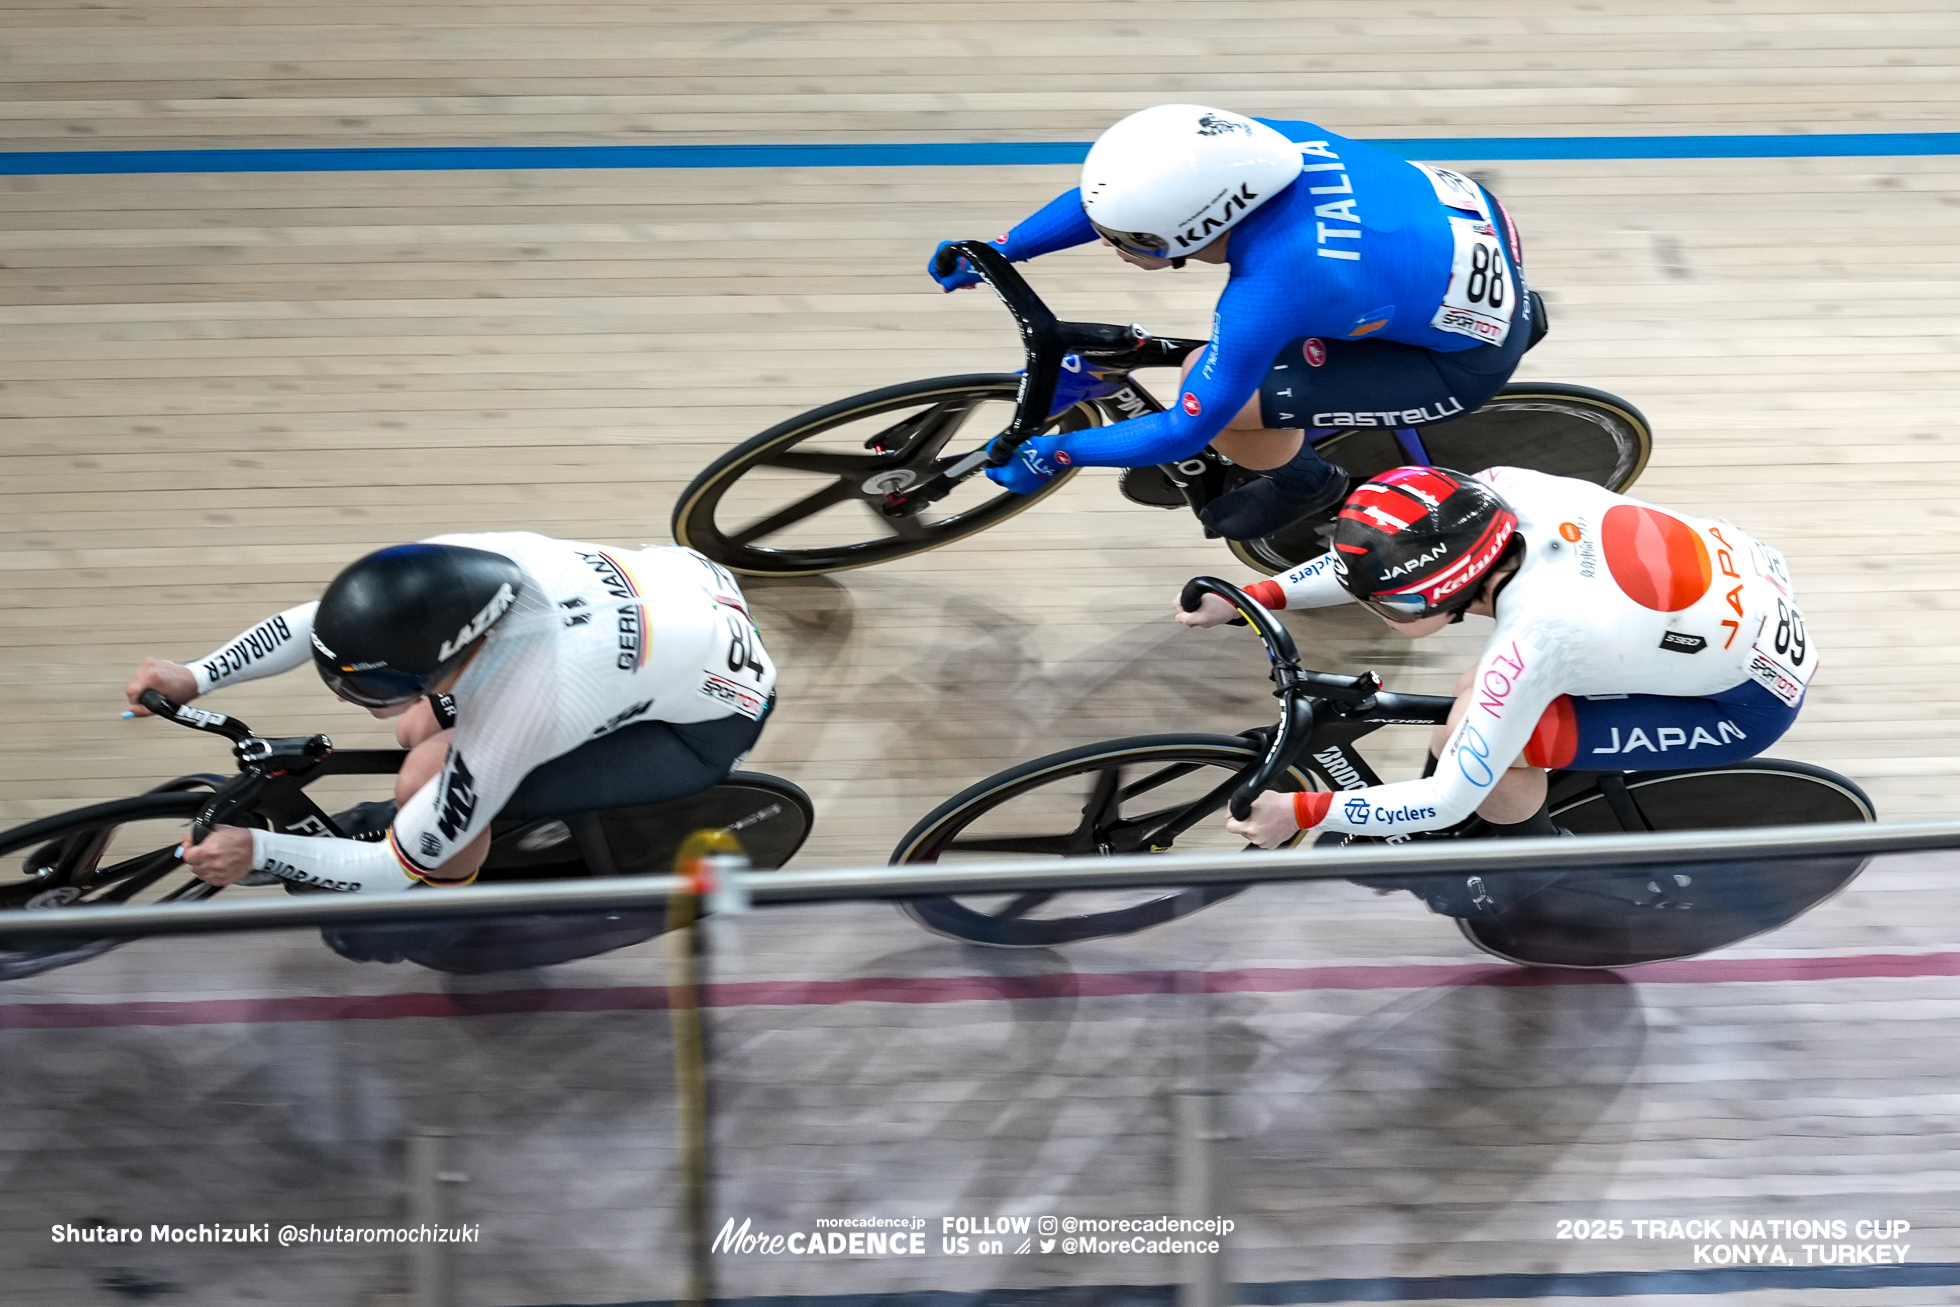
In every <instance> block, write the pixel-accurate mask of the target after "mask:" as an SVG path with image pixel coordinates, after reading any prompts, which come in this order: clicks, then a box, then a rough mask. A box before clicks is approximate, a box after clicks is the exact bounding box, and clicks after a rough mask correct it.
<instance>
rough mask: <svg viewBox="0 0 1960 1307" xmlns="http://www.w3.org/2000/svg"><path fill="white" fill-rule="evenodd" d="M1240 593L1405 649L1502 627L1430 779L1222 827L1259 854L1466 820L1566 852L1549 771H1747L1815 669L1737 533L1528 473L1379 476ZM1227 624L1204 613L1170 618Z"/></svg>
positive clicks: (1812, 654) (1297, 801) (1269, 796)
mask: <svg viewBox="0 0 1960 1307" xmlns="http://www.w3.org/2000/svg"><path fill="white" fill-rule="evenodd" d="M1246 593H1247V594H1248V595H1250V596H1252V597H1253V598H1254V599H1256V600H1258V601H1259V602H1260V603H1262V604H1264V605H1266V607H1268V608H1272V609H1279V608H1320V607H1325V606H1327V605H1330V604H1339V603H1349V602H1359V603H1361V604H1363V605H1365V606H1366V607H1368V608H1369V609H1371V610H1372V611H1373V612H1374V613H1376V614H1377V615H1378V616H1380V617H1381V618H1382V620H1383V621H1385V622H1387V623H1388V626H1389V629H1390V630H1392V631H1394V632H1395V633H1396V634H1398V635H1404V636H1408V637H1409V638H1411V639H1417V638H1420V637H1422V636H1425V635H1432V634H1434V633H1435V632H1437V631H1440V630H1441V629H1442V628H1443V627H1444V626H1446V625H1449V624H1450V623H1452V622H1455V621H1459V620H1461V618H1462V617H1463V615H1464V614H1465V613H1473V614H1477V615H1479V616H1484V617H1494V618H1495V619H1496V621H1497V629H1496V630H1495V631H1493V632H1492V633H1491V637H1490V643H1489V644H1487V645H1486V646H1485V647H1484V654H1483V657H1482V659H1481V660H1479V661H1478V663H1477V665H1476V666H1475V667H1473V668H1471V669H1470V671H1468V672H1466V673H1465V674H1464V676H1463V679H1462V680H1461V681H1459V682H1458V684H1457V698H1456V705H1455V707H1454V708H1453V709H1452V710H1451V712H1450V716H1449V723H1448V725H1447V726H1443V727H1438V728H1437V733H1436V738H1435V742H1434V743H1433V744H1432V746H1431V749H1430V752H1431V755H1432V756H1433V757H1434V758H1435V759H1436V763H1435V766H1434V769H1433V774H1431V775H1426V776H1424V777H1423V778H1422V779H1420V780H1413V781H1400V782H1397V783H1395V784H1391V785H1381V786H1370V787H1367V788H1363V789H1356V790H1352V791H1347V792H1344V793H1340V794H1327V793H1317V794H1280V793H1278V792H1276V791H1271V790H1268V791H1267V792H1265V793H1264V794H1261V795H1260V796H1259V797H1258V798H1257V799H1256V800H1255V801H1254V802H1253V810H1252V814H1251V816H1250V817H1249V818H1248V819H1247V820H1245V821H1244V822H1238V821H1228V822H1227V823H1226V829H1227V830H1230V831H1231V832H1233V833H1234V834H1238V835H1243V836H1245V837H1246V838H1248V839H1250V840H1252V841H1253V842H1254V843H1256V844H1259V845H1261V846H1262V847H1265V848H1272V847H1275V846H1276V845H1279V844H1281V843H1283V842H1285V841H1286V840H1287V839H1289V838H1291V837H1292V835H1293V834H1294V832H1295V831H1296V830H1299V829H1302V828H1305V829H1308V830H1313V831H1344V832H1349V833H1352V834H1355V835H1373V836H1378V837H1382V836H1388V837H1392V836H1397V835H1407V834H1410V833H1413V832H1416V831H1427V830H1440V829H1442V828H1444V827H1448V826H1453V825H1455V824H1456V823H1457V822H1459V821H1462V820H1463V819H1464V818H1466V817H1468V816H1469V815H1470V814H1471V813H1472V812H1473V811H1474V812H1476V813H1477V814H1478V815H1479V816H1481V817H1483V818H1484V820H1485V821H1486V822H1487V823H1489V824H1490V825H1491V827H1492V828H1493V829H1494V831H1495V833H1497V834H1499V835H1551V834H1556V833H1557V829H1556V827H1554V826H1553V824H1552V822H1551V819H1550V817H1549V816H1548V815H1547V813H1546V808H1545V795H1546V780H1545V769H1546V768H1548V767H1570V768H1578V769H1580V770H1587V771H1608V770H1613V771H1666V770H1671V769H1675V768H1681V767H1690V766H1697V765H1716V766H1719V765H1723V764H1727V763H1734V762H1741V761H1742V760H1744V759H1746V758H1753V757H1755V756H1756V755H1757V754H1758V753H1761V752H1762V751H1763V750H1764V749H1766V748H1768V747H1769V746H1770V745H1771V744H1773V743H1774V742H1775V741H1776V740H1777V738H1778V737H1780V736H1781V735H1782V734H1783V733H1784V732H1785V731H1786V730H1788V729H1789V728H1790V724H1791V723H1792V722H1794V721H1795V720H1796V716H1797V710H1798V709H1799V708H1800V707H1801V706H1802V704H1803V698H1804V693H1805V690H1806V687H1807V686H1808V685H1809V682H1810V678H1811V676H1812V674H1813V673H1815V672H1816V670H1817V649H1816V646H1815V645H1814V644H1812V643H1811V642H1810V639H1809V636H1808V634H1807V633H1806V631H1805V629H1804V620H1803V614H1802V612H1800V611H1799V610H1798V608H1797V601H1796V595H1795V593H1794V591H1793V590H1792V588H1791V584H1790V574H1789V570H1788V568H1787V567H1786V566H1785V565H1784V561H1783V556H1782V555H1781V554H1780V553H1778V552H1777V551H1776V550H1774V549H1772V548H1770V547H1769V546H1768V545H1765V544H1763V543H1762V542H1760V541H1758V540H1755V539H1753V538H1752V537H1750V536H1749V535H1747V534H1745V533H1744V532H1742V531H1740V530H1738V529H1737V528H1736V527H1734V526H1731V525H1730V524H1728V523H1727V522H1723V521H1719V520H1716V519H1711V518H1699V517H1688V516H1685V515H1683V514H1679V513H1671V512H1666V511H1664V510H1662V509H1658V508H1654V507H1651V506H1649V505H1647V504H1643V503H1641V502H1640V501H1639V500H1635V499H1627V498H1625V497H1624V496H1621V495H1616V494H1613V493H1612V492H1611V491H1608V490H1603V489H1601V488H1600V487H1598V486H1595V485H1593V484H1591V483H1590V482H1586V481H1574V480H1570V479H1568V478H1565V477H1554V476H1547V475H1545V474H1543V473H1541V472H1530V471H1525V470H1523V469H1520V468H1510V467H1499V468H1491V469H1490V470H1488V471H1486V472H1480V473H1478V474H1477V475H1476V476H1475V477H1465V476H1463V475H1462V474H1461V473H1456V472H1450V471H1447V470H1445V469H1442V468H1417V467H1403V468H1394V469H1392V470H1390V471H1388V472H1384V473H1383V474H1382V475H1381V476H1379V477H1376V478H1375V479H1374V480H1372V481H1369V482H1367V483H1365V484H1363V485H1361V486H1360V487H1358V488H1357V489H1356V490H1355V492H1354V494H1353V495H1351V496H1350V497H1349V498H1348V501H1347V503H1346V505H1345V506H1344V507H1343V508H1342V509H1341V512H1340V516H1339V517H1338V518H1337V519H1336V521H1335V525H1334V547H1333V549H1331V550H1329V551H1328V552H1327V553H1325V554H1323V555H1321V556H1320V557H1319V558H1316V559H1314V560H1312V561H1311V562H1308V563H1306V564H1305V565H1303V566H1301V567H1299V568H1296V569H1295V570H1293V571H1292V572H1289V573H1287V574H1286V575H1285V576H1284V577H1281V578H1278V579H1276V580H1269V581H1260V582H1258V583H1257V584H1254V585H1251V586H1248V587H1246ZM1232 616H1233V610H1232V608H1231V606H1230V605H1229V604H1228V603H1226V602H1225V601H1224V600H1223V599H1220V598H1218V597H1217V596H1216V595H1213V596H1208V597H1207V598H1206V599H1205V601H1204V603H1203V605H1202V606H1201V607H1200V608H1199V609H1198V611H1196V612H1193V613H1180V614H1178V620H1179V621H1181V622H1183V623H1184V624H1185V625H1187V626H1215V625H1217V624H1218V623H1219V622H1222V621H1228V620H1230V619H1231V617H1232Z"/></svg>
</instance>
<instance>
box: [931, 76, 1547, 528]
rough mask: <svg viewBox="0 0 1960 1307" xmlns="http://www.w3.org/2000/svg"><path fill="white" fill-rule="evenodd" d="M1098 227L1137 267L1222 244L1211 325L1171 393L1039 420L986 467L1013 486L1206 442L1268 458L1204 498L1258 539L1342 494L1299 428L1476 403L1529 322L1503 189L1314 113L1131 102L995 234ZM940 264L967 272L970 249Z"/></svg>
mask: <svg viewBox="0 0 1960 1307" xmlns="http://www.w3.org/2000/svg"><path fill="white" fill-rule="evenodd" d="M1099 236H1100V237H1101V238H1102V241H1103V243H1104V244H1106V245H1113V246H1114V247H1115V248H1116V251H1117V253H1118V254H1120V255H1121V256H1122V257H1123V258H1124V260H1125V261H1127V262H1129V263H1133V264H1135V265H1137V266H1138V267H1142V268H1146V269H1152V270H1154V269H1157V268H1163V267H1181V266H1183V263H1184V260H1185V259H1187V258H1191V259H1197V260H1198V261H1200V262H1203V263H1224V264H1228V265H1229V266H1230V267H1231V270H1232V271H1231V280H1230V281H1229V282H1228V283H1227V285H1226V287H1225V293H1224V294H1223V295H1221V296H1220V297H1219V300H1218V308H1217V312H1216V314H1215V317H1214V321H1213V328H1212V338H1211V344H1210V345H1209V346H1208V347H1206V348H1205V349H1204V350H1202V351H1200V352H1199V353H1197V354H1195V355H1193V356H1192V358H1191V359H1190V360H1188V361H1187V362H1186V364H1185V373H1184V384H1183V387H1182V391H1181V394H1180V396H1179V402H1178V403H1177V404H1175V405H1173V406H1172V407H1171V408H1170V409H1169V410H1168V411H1166V412H1163V413H1153V414H1148V415H1146V416H1143V417H1138V418H1131V419H1129V420H1128V421H1125V422H1118V423H1115V424H1113V425H1111V426H1107V427H1102V428H1095V429H1090V430H1086V431H1078V432H1074V433H1071V434H1068V435H1062V436H1046V437H1041V438H1038V439H1035V440H1031V441H1029V442H1028V443H1027V444H1025V445H1024V446H1022V448H1021V450H1020V451H1019V452H1018V453H1017V455H1016V456H1015V458H1014V459H1013V460H1012V461H1010V462H1009V463H1008V464H1007V465H1006V466H1004V467H1001V468H997V469H992V470H990V471H989V472H988V475H989V476H991V477H992V478H993V479H994V480H996V481H998V482H999V483H1000V484H1001V485H1003V486H1006V487H1007V488H1008V489H1010V490H1015V491H1019V492H1021V493H1029V492H1032V491H1033V490H1036V489H1038V488H1039V487H1040V486H1041V484H1042V483H1043V482H1045V481H1047V480H1048V479H1049V478H1050V477H1052V476H1054V475H1055V473H1056V472H1057V471H1058V470H1060V468H1062V467H1065V466H1071V465H1073V466H1085V465H1086V466H1096V467H1141V466H1145V465H1148V464H1152V463H1169V462H1177V461H1179V460H1181V459H1186V458H1189V457H1191V456H1192V455H1194V454H1196V453H1198V452H1199V451H1200V450H1201V449H1203V448H1204V447H1205V445H1207V444H1210V445H1212V446H1213V447H1214V448H1215V449H1217V450H1218V452H1219V453H1221V454H1223V455H1225V456H1226V457H1227V458H1229V459H1231V460H1233V461H1234V462H1236V463H1238V464H1240V465H1241V466H1243V467H1246V468H1250V469H1253V470H1255V471H1258V472H1259V473H1260V474H1261V475H1260V476H1259V477H1257V478H1255V479H1254V480H1252V481H1250V482H1248V483H1247V484H1245V485H1243V486H1241V487H1239V488H1238V489H1236V490H1234V491H1232V492H1230V493H1229V494H1226V495H1223V496H1221V497H1220V498H1219V499H1217V500H1216V501H1214V502H1213V503H1212V504H1211V505H1209V506H1208V507H1207V508H1206V510H1205V513H1204V520H1205V524H1206V525H1207V526H1208V527H1210V528H1211V529H1212V530H1213V531H1215V532H1217V533H1218V534H1220V535H1223V536H1226V537H1228V538H1230V539H1234V540H1251V539H1257V538H1259V537H1261V536H1266V535H1270V534H1272V533H1273V532H1275V531H1278V530H1280V529H1281V528H1283V527H1285V526H1287V525H1289V524H1291V523H1293V522H1296V521H1298V520H1300V519H1301V518H1303V517H1305V516H1307V515H1308V514H1310V513H1314V512H1319V511H1324V510H1326V509H1329V508H1331V507H1333V506H1334V505H1335V504H1338V503H1339V502H1341V500H1342V499H1343V498H1345V496H1346V494H1347V490H1348V484H1347V476H1346V474H1345V473H1344V472H1342V471H1341V470H1340V469H1339V468H1337V467H1334V466H1333V465H1332V464H1330V463H1328V462H1327V461H1326V460H1325V459H1324V458H1322V457H1321V456H1320V455H1319V454H1317V453H1315V452H1314V450H1313V448H1312V447H1311V446H1310V445H1308V444H1307V443H1306V441H1305V436H1304V433H1305V430H1306V429H1310V428H1322V429H1324V428H1340V427H1355V426H1380V427H1387V428H1394V427H1417V426H1421V425H1423V424H1425V423H1429V422H1438V421H1443V420H1445V419H1448V418H1452V417H1456V416H1459V415H1461V414H1464V413H1468V412H1471V411H1472V410H1474V409H1476V408H1478V407H1480V406H1481V405H1483V404H1484V403H1485V402H1486V401H1488V400H1489V399H1490V398H1491V397H1492V396H1493V395H1495V394H1496V393H1497V390H1498V388H1499V387H1501V386H1502V385H1503V384H1504V383H1505V381H1507V380H1509V378H1510V376H1511V372H1512V370H1513V369H1515V368H1516V367H1517V363H1518V359H1519V358H1520V357H1521V356H1522V355H1523V353H1524V351H1525V348H1526V347H1527V345H1528V344H1529V343H1530V342H1531V339H1532V336H1533V331H1532V326H1533V324H1532V321H1531V315H1532V305H1531V301H1530V300H1529V298H1528V296H1527V293H1526V290H1525V286H1524V278H1523V271H1522V268H1521V265H1520V252H1519V247H1518V239H1517V232H1516V229H1515V228H1514V227H1513V226H1512V225H1511V222H1510V218H1509V215H1508V214H1506V213H1505V212H1504V210H1503V208H1502V206H1500V205H1499V204H1498V203H1497V200H1496V198H1495V197H1494V196H1492V195H1491V194H1490V193H1489V192H1488V191H1486V190H1484V188H1483V187H1481V186H1479V185H1478V184H1477V183H1475V182H1473V181H1471V180H1470V179H1469V178H1467V177H1464V176H1463V175H1462V174H1460V173H1454V172H1450V171H1448V170H1447V169H1442V168H1434V167H1430V166H1427V165H1424V164H1416V163H1410V162H1408V161H1406V160H1403V159H1400V158H1397V157H1396V156H1394V155H1392V154H1389V153H1387V152H1385V151H1383V150H1378V149H1376V148H1374V147H1373V146H1370V145H1365V144H1363V143H1362V142H1359V141H1352V140H1348V139H1347V138H1345V137H1342V136H1337V135H1335V134H1334V133H1332V132H1329V131H1327V130H1326V129H1324V128H1321V127H1317V126H1315V125H1314V124H1312V123H1305V122H1269V121H1266V120H1260V119H1252V118H1246V117H1242V116H1241V115H1239V114H1235V113H1230V112H1227V111H1225V110H1222V109H1210V108H1206V107H1204V106H1202V105H1187V104H1168V105H1159V106H1157V107H1156V108H1153V109H1146V110H1144V111H1143V112H1141V113H1137V114H1132V115H1131V116H1130V117H1128V118H1125V119H1124V120H1123V121H1121V122H1119V123H1117V124H1116V125H1115V126H1113V127H1111V128H1110V129H1109V130H1108V131H1107V132H1104V133H1103V135H1102V136H1101V137H1100V138H1099V139H1098V140H1097V141H1096V144H1095V146H1094V147H1093V148H1092V149H1091V150H1090V151H1089V157H1088V159H1087V160H1086V161H1085V162H1084V164H1083V167H1082V185H1081V186H1080V187H1079V188H1077V189H1075V190H1071V191H1069V192H1068V193H1067V194H1065V195H1062V196H1060V197H1058V198H1057V199H1055V200H1054V201H1053V202H1052V203H1050V204H1048V205H1047V206H1046V207H1044V208H1042V209H1041V210H1040V211H1039V212H1037V213H1035V214H1034V215H1033V216H1031V217H1029V218H1028V219H1027V220H1026V221H1024V222H1022V223H1021V224H1020V225H1019V226H1017V227H1015V228H1014V229H1013V230H1012V231H1009V232H1007V233H1006V234H1004V235H1002V236H1000V237H997V238H996V239H995V243H996V244H997V245H999V246H1000V247H1001V251H1002V252H1003V253H1004V254H1006V256H1007V257H1008V258H1009V259H1012V260H1014V261H1016V262H1021V261H1025V260H1028V259H1033V258H1038V257H1039V256H1041V255H1043V254H1047V253H1050V252H1052V251H1054V250H1060V249H1066V248H1068V247H1070V246H1074V245H1081V244H1085V243H1086V242H1088V241H1092V240H1095V239H1096V238H1097V237H1099ZM928 267H931V264H928ZM935 279H936V280H938V281H939V283H940V284H941V285H942V286H943V287H945V289H947V290H949V291H952V290H960V289H963V288H965V287H967V286H972V285H975V284H977V283H978V282H979V278H978V277H977V276H976V275H975V274H974V273H973V272H972V271H971V270H970V269H969V267H968V265H967V264H966V262H965V261H964V260H961V261H960V262H959V263H958V264H957V265H956V266H955V268H954V269H953V271H951V272H949V273H947V274H946V275H944V276H939V275H938V274H935ZM1067 380H1068V378H1067V376H1065V377H1064V381H1065V383H1066V382H1067ZM1082 397H1083V396H1082V395H1075V394H1070V395H1068V396H1067V397H1066V398H1064V397H1062V396H1058V403H1066V402H1073V401H1074V400H1075V399H1079V398H1082Z"/></svg>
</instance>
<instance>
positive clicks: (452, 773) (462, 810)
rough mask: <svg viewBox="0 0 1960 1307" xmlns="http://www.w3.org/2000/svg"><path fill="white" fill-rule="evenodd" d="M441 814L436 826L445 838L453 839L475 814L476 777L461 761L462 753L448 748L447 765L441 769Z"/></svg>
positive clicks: (468, 824)
mask: <svg viewBox="0 0 1960 1307" xmlns="http://www.w3.org/2000/svg"><path fill="white" fill-rule="evenodd" d="M440 806H441V808H442V815H441V816H440V817H438V818H436V828H437V829H438V830H440V831H441V832H442V837H443V838H444V839H446V840H452V841H453V840H454V839H455V838H456V835H457V832H459V831H466V830H468V829H469V828H470V818H471V817H473V816H475V815H476V777H474V776H472V775H470V769H469V767H468V766H466V765H465V764H464V762H463V755H462V754H460V753H457V752H456V751H455V750H453V749H452V750H450V753H449V765H448V766H447V767H445V768H444V769H443V774H442V797H441V800H440Z"/></svg>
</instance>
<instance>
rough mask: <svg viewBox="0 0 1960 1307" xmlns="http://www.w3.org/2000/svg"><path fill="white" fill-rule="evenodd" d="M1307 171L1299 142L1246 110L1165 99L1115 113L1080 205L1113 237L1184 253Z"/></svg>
mask: <svg viewBox="0 0 1960 1307" xmlns="http://www.w3.org/2000/svg"><path fill="white" fill-rule="evenodd" d="M1299 175H1300V147H1299V146H1298V145H1296V144H1294V143H1293V142H1292V141H1289V140H1287V139H1286V137H1284V136H1282V135H1281V134H1280V133H1278V132H1276V131H1274V130H1273V129H1272V128H1270V127H1268V126H1266V125H1265V124H1264V123H1256V122H1254V121H1252V119H1250V118H1247V117H1245V116H1244V115H1243V114H1236V113H1232V112H1230V111H1228V110H1225V109H1207V108H1206V107H1205V106H1204V105H1201V104H1160V105H1158V106H1156V107H1155V108H1152V109H1145V110H1143V111H1142V112H1141V113H1133V114H1131V115H1130V116H1129V117H1128V118H1125V119H1124V120H1123V121H1122V122H1119V123H1117V124H1116V125H1115V126H1114V127H1111V128H1110V129H1109V130H1108V131H1106V132H1104V133H1103V134H1102V135H1101V136H1100V137H1098V138H1096V143H1095V144H1094V145H1093V146H1091V147H1090V149H1089V157H1088V158H1087V159H1085V160H1084V161H1083V163H1082V209H1083V212H1085V213H1087V214H1088V215H1089V223H1090V225H1091V226H1093V227H1094V228H1095V229H1096V230H1097V231H1098V232H1099V233H1101V234H1102V235H1103V236H1104V237H1106V238H1108V240H1109V242H1110V243H1111V244H1113V245H1117V246H1121V247H1122V248H1123V249H1126V250H1129V251H1130V252H1131V253H1134V254H1148V255H1152V256H1154V257H1156V258H1160V259H1182V258H1183V257H1184V256H1186V255H1189V254H1196V253H1197V252H1198V251H1199V250H1201V249H1203V248H1204V247H1205V246H1207V245H1209V244H1211V243H1212V242H1213V241H1215V240H1217V239H1218V238H1219V236H1220V235H1222V234H1223V233H1225V232H1227V231H1230V230H1231V229H1232V228H1233V227H1234V226H1236V225H1237V224H1238V223H1239V222H1241V221H1242V220H1244V218H1245V216H1246V215H1247V214H1249V213H1251V212H1252V211H1253V210H1254V209H1256V208H1258V207H1259V206H1260V205H1262V204H1264V203H1265V202H1266V201H1267V200H1269V199H1271V198H1272V197H1273V196H1275V195H1277V194H1279V192H1280V191H1282V190H1284V189H1285V188H1286V187H1287V185H1288V184H1289V183H1291V182H1292V180H1293V179H1294V178H1295V177H1298V176H1299Z"/></svg>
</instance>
